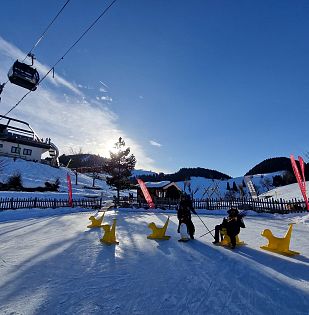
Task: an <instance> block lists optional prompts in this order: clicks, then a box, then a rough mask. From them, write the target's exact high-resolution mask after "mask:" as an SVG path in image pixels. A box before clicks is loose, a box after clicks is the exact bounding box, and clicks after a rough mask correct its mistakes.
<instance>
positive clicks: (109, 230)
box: [100, 219, 119, 245]
mask: <svg viewBox="0 0 309 315" xmlns="http://www.w3.org/2000/svg"><path fill="white" fill-rule="evenodd" d="M116 221H117V220H116V219H113V225H112V227H111V226H110V225H109V224H104V225H102V228H103V230H104V235H103V237H102V238H101V239H100V242H101V243H103V244H107V245H112V244H119V242H118V241H116Z"/></svg>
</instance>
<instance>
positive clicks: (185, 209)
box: [177, 198, 196, 220]
mask: <svg viewBox="0 0 309 315" xmlns="http://www.w3.org/2000/svg"><path fill="white" fill-rule="evenodd" d="M191 211H192V212H193V213H195V214H196V212H195V210H194V208H193V203H192V200H191V199H190V198H184V199H182V200H180V203H179V207H178V211H177V218H178V220H180V219H181V218H184V219H191Z"/></svg>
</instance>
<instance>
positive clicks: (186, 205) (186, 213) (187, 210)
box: [177, 193, 196, 239]
mask: <svg viewBox="0 0 309 315" xmlns="http://www.w3.org/2000/svg"><path fill="white" fill-rule="evenodd" d="M191 211H192V212H193V213H195V214H196V212H195V210H194V207H193V203H192V200H191V198H190V196H189V195H188V194H186V193H184V194H183V195H181V199H180V202H179V206H178V210H177V218H178V220H179V224H178V229H177V232H178V233H179V232H180V230H179V229H180V225H181V220H183V221H184V223H185V224H186V225H187V229H188V234H189V235H190V238H191V239H194V233H195V227H194V224H193V222H192V219H191Z"/></svg>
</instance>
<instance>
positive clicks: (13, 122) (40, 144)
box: [0, 115, 59, 166]
mask: <svg viewBox="0 0 309 315" xmlns="http://www.w3.org/2000/svg"><path fill="white" fill-rule="evenodd" d="M46 152H48V153H49V156H48V157H47V159H46V160H44V161H43V160H42V155H43V154H44V153H46ZM0 156H8V157H12V158H21V159H24V160H28V161H35V162H47V163H49V164H52V165H54V166H58V156H59V150H58V148H57V147H56V146H55V145H54V144H53V143H51V141H50V139H45V140H43V139H40V138H39V137H38V136H37V135H36V133H35V132H34V131H33V129H32V128H31V127H30V125H29V124H28V123H27V122H25V121H22V120H18V119H14V118H10V117H7V116H2V115H0Z"/></svg>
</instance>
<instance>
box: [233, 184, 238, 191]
mask: <svg viewBox="0 0 309 315" xmlns="http://www.w3.org/2000/svg"><path fill="white" fill-rule="evenodd" d="M233 190H234V191H235V192H237V191H238V188H237V185H236V183H235V182H233Z"/></svg>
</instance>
